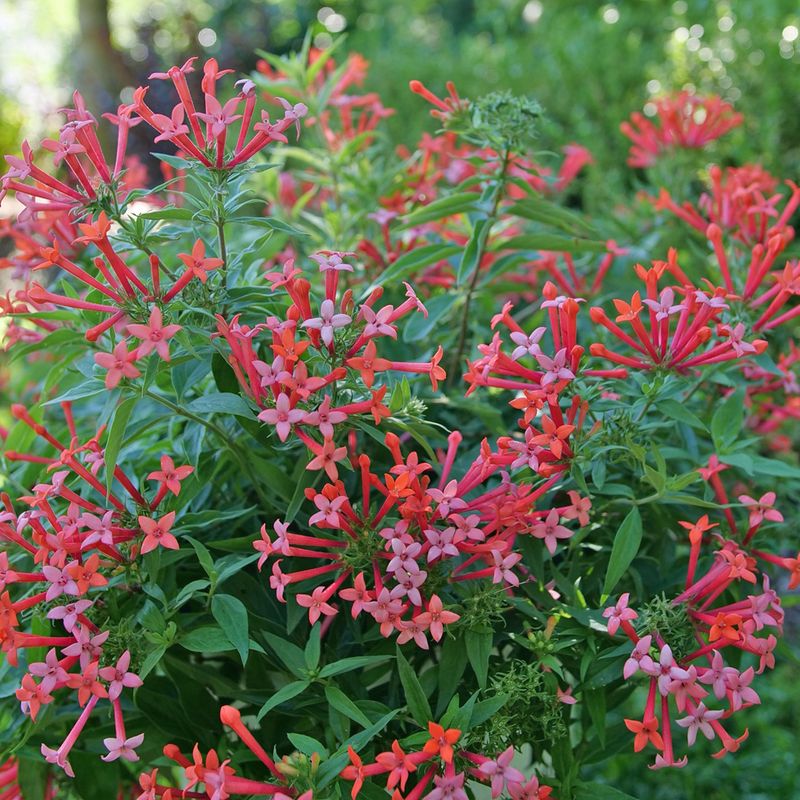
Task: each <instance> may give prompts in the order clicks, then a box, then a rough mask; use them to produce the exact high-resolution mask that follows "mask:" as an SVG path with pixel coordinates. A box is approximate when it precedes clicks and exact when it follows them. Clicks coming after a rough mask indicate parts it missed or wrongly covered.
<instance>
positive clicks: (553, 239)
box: [492, 233, 607, 253]
mask: <svg viewBox="0 0 800 800" xmlns="http://www.w3.org/2000/svg"><path fill="white" fill-rule="evenodd" d="M492 249H493V250H547V251H551V252H564V253H605V252H606V249H607V248H606V243H605V242H598V241H595V240H593V239H579V238H577V237H575V236H559V235H558V234H556V233H523V234H522V235H520V236H512V237H511V238H510V239H505V240H503V239H499V240H498V241H496V242H495V243H494V245H493V247H492Z"/></svg>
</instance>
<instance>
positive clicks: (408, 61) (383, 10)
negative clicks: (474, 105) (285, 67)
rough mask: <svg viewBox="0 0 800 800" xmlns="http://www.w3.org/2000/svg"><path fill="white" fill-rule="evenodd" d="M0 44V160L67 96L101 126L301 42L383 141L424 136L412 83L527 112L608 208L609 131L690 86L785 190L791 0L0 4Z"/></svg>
mask: <svg viewBox="0 0 800 800" xmlns="http://www.w3.org/2000/svg"><path fill="white" fill-rule="evenodd" d="M0 10H2V13H1V14H0V28H4V29H5V30H4V31H3V32H4V34H5V35H4V36H3V41H4V54H3V70H2V74H0V115H1V119H2V126H0V143H2V145H3V147H4V149H5V150H6V151H7V150H8V149H9V148H13V147H14V144H15V142H16V141H17V139H18V135H19V132H20V128H22V133H23V134H25V135H30V136H33V137H35V136H38V135H41V134H43V133H45V132H47V129H48V126H50V127H52V125H53V124H54V123H55V119H54V117H53V116H52V112H53V110H54V109H55V108H57V107H58V105H59V104H60V103H63V102H65V101H66V98H67V97H68V95H69V93H70V91H71V89H72V87H74V86H80V87H81V90H82V91H83V92H84V94H85V95H86V96H87V100H88V101H89V105H90V107H92V108H93V109H95V111H96V112H97V111H109V110H114V109H115V108H116V106H117V104H118V103H119V102H120V100H127V99H129V98H130V95H131V92H132V88H133V87H134V86H136V85H139V84H140V83H142V82H143V81H144V80H145V79H146V78H147V76H148V75H149V74H150V73H151V72H153V71H156V70H161V69H164V68H165V67H168V66H170V65H172V64H174V63H182V62H183V61H184V60H185V59H186V58H187V57H188V56H189V55H194V54H197V53H200V54H205V55H209V56H215V57H216V58H217V59H218V60H219V61H220V62H221V63H223V64H224V65H225V66H230V67H233V68H235V69H237V70H239V71H244V72H247V71H250V70H252V69H254V68H255V65H256V62H257V60H258V56H257V55H256V52H255V51H256V50H257V49H261V50H269V51H271V52H277V53H282V52H286V51H288V50H291V49H293V48H296V47H298V45H299V43H300V42H301V41H302V38H303V36H304V34H305V31H306V30H308V29H311V30H312V32H313V35H314V41H315V43H316V44H317V45H319V46H322V47H324V46H326V45H329V44H331V43H332V42H333V41H335V40H336V39H338V38H340V37H344V38H345V41H344V42H343V43H342V45H343V47H344V49H346V50H355V51H358V52H360V53H362V54H363V55H364V56H365V57H366V58H367V59H368V60H369V61H370V63H371V70H370V73H369V77H368V87H367V88H369V89H374V90H375V91H377V92H379V93H380V95H381V97H382V98H383V101H384V103H385V104H386V105H388V106H390V107H393V108H395V109H397V114H396V115H395V116H394V117H392V118H391V119H390V120H389V122H388V127H387V129H388V131H389V134H390V136H391V137H392V139H393V140H394V141H395V142H401V143H406V144H411V143H413V142H414V141H415V140H416V139H417V138H418V136H419V134H420V133H421V131H422V130H423V129H424V128H426V127H429V120H428V118H427V115H426V114H425V113H424V112H422V111H421V108H420V103H419V100H418V99H417V98H415V97H414V96H413V95H412V94H411V93H410V92H409V91H408V89H407V84H408V81H409V80H410V79H411V78H418V79H420V80H422V81H423V82H424V83H426V84H428V85H430V87H431V88H432V89H433V90H434V91H441V90H442V89H443V87H444V83H445V81H447V80H454V81H455V82H456V84H457V86H458V87H459V89H460V91H461V92H462V94H465V95H467V96H473V97H475V96H477V95H480V94H482V93H485V92H487V91H490V90H492V89H496V88H510V89H511V90H513V91H514V92H516V93H520V94H530V95H533V96H535V97H536V98H537V99H538V100H539V102H540V103H541V104H542V106H543V107H544V109H545V111H546V113H547V125H546V128H545V136H544V137H543V139H542V146H543V147H545V148H546V147H552V148H556V147H557V146H558V145H560V144H561V143H563V142H566V141H577V142H579V143H581V144H584V145H587V146H588V147H590V149H591V150H592V152H593V153H594V154H595V157H596V159H597V167H596V168H595V170H594V171H593V172H592V173H591V175H590V176H589V185H588V186H587V187H586V196H587V197H588V198H589V199H590V201H591V202H594V203H604V204H607V203H609V202H610V203H613V202H615V199H616V197H617V196H618V193H619V191H620V190H621V189H629V188H630V183H631V181H632V180H635V174H634V173H631V172H630V171H627V170H625V168H624V161H625V153H626V149H627V148H626V140H625V139H624V138H623V137H622V136H621V134H620V133H619V129H618V126H619V122H620V121H621V120H622V119H624V118H626V117H627V116H628V115H629V113H630V112H631V111H632V110H635V109H642V108H645V110H646V111H647V110H648V106H647V103H648V101H649V100H650V98H652V97H653V96H655V95H658V94H659V93H662V92H664V91H668V90H671V89H676V88H683V87H690V88H691V87H695V88H696V89H697V90H698V91H700V92H715V93H718V94H720V95H721V96H722V97H724V98H725V99H726V100H729V101H731V102H733V103H734V104H735V105H736V107H737V109H738V110H740V111H742V112H743V113H744V114H745V116H746V118H747V124H746V125H745V126H744V127H742V128H740V129H738V131H736V132H735V133H734V134H733V135H732V136H733V137H735V138H734V139H733V140H732V141H729V142H728V147H727V148H726V150H727V151H728V152H733V153H736V155H737V158H738V159H739V160H740V161H757V162H759V163H761V164H762V165H763V166H764V167H765V168H767V169H769V170H772V171H775V172H777V173H778V174H796V173H797V171H798V170H797V167H798V164H799V163H800V128H798V126H797V125H796V123H795V116H796V112H795V104H794V102H792V101H791V98H795V97H798V96H799V95H800V30H799V29H800V6H798V3H797V2H796V0H759V2H752V0H738V2H731V0H722V1H720V2H713V1H712V0H691V2H687V0H677V2H672V3H670V2H664V0H625V2H619V3H616V4H614V3H606V4H604V3H600V2H595V1H594V0H327V1H326V2H319V1H318V0H0Z"/></svg>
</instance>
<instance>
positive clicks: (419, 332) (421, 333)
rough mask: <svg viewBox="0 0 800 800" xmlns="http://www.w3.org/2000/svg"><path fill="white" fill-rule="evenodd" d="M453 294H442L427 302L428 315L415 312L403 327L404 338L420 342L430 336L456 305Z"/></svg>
mask: <svg viewBox="0 0 800 800" xmlns="http://www.w3.org/2000/svg"><path fill="white" fill-rule="evenodd" d="M453 300H454V298H453V296H452V295H451V294H440V295H437V296H436V297H434V298H433V299H432V300H429V301H428V302H426V303H425V307H426V308H427V309H428V316H427V317H425V316H423V315H422V314H414V316H413V317H411V319H409V321H408V323H407V324H406V326H405V328H404V329H403V340H404V341H406V342H418V341H420V339H425V338H426V337H428V336H430V334H431V332H432V331H433V329H434V328H436V327H437V326H439V325H441V324H443V323H444V321H445V320H446V319H447V317H448V315H449V314H450V312H452V310H453V308H454V307H455V303H454V302H453Z"/></svg>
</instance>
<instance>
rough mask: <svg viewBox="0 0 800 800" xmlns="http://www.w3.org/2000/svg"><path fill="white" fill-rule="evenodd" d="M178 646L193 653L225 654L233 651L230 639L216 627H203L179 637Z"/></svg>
mask: <svg viewBox="0 0 800 800" xmlns="http://www.w3.org/2000/svg"><path fill="white" fill-rule="evenodd" d="M178 644H179V645H180V646H181V647H185V648H186V649H187V650H191V652H193V653H227V652H228V651H229V650H233V649H234V647H233V645H232V644H231V641H230V639H229V638H228V637H227V636H226V635H225V631H223V630H222V628H220V627H219V626H218V625H203V626H202V627H200V628H195V629H194V630H193V631H189V632H188V633H186V634H184V635H183V636H181V638H180V639H178Z"/></svg>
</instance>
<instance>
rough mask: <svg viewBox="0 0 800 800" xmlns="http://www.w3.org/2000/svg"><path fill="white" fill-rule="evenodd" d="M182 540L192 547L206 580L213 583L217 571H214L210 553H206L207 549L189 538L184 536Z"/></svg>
mask: <svg viewBox="0 0 800 800" xmlns="http://www.w3.org/2000/svg"><path fill="white" fill-rule="evenodd" d="M183 538H184V539H186V541H188V542H189V544H191V545H192V547H193V548H194V551H195V553H197V560H198V561H199V562H200V566H201V567H202V568H203V569H204V570H205V573H206V575H208V579H209V580H210V581H212V582H213V581H214V579H215V578H216V577H217V571H216V570H215V569H214V559H213V558H212V557H211V553H209V552H208V548H207V547H206V546H205V545H204V544H203V543H202V542H198V541H197V539H194V538H193V537H191V536H184V537H183Z"/></svg>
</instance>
